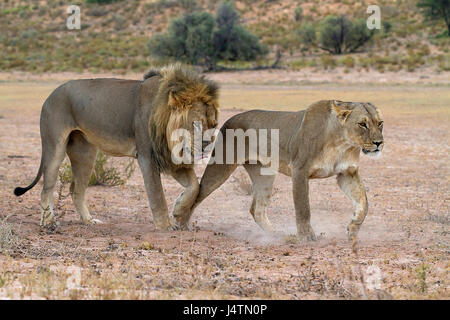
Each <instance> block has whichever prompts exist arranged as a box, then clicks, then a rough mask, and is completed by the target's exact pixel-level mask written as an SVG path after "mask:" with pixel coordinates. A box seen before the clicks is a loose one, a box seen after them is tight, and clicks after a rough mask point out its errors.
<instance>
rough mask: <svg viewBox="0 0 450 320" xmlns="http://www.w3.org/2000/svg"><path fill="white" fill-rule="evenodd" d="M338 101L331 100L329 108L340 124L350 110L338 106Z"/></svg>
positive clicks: (343, 121)
mask: <svg viewBox="0 0 450 320" xmlns="http://www.w3.org/2000/svg"><path fill="white" fill-rule="evenodd" d="M339 102H340V101H339ZM339 102H338V103H339ZM338 103H336V101H335V100H333V101H331V109H332V111H333V112H334V113H335V114H336V118H338V120H339V122H340V123H341V124H344V123H345V121H346V120H347V118H348V116H349V115H350V114H351V113H352V110H346V109H343V108H340V107H339V106H338ZM340 105H342V104H341V103H340Z"/></svg>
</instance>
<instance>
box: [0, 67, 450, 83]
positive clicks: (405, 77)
mask: <svg viewBox="0 0 450 320" xmlns="http://www.w3.org/2000/svg"><path fill="white" fill-rule="evenodd" d="M93 77H105V78H112V77H118V78H126V79H141V78H142V74H140V73H126V74H117V73H103V74H91V73H82V74H80V73H73V72H61V73H45V74H33V73H29V72H19V71H14V72H0V81H17V80H20V81H49V80H53V81H64V80H70V79H80V78H93ZM207 77H208V78H210V79H213V80H216V81H219V82H220V83H223V84H239V85H240V84H264V85H280V84H284V85H296V84H301V85H304V84H310V83H313V84H318V83H325V84H348V83H353V84H358V85H359V84H368V85H373V84H381V85H386V84H391V85H392V84H405V83H407V84H432V85H448V84H450V72H442V71H441V72H439V71H433V70H432V69H430V68H427V69H423V70H416V71H414V72H407V71H404V70H402V71H399V72H378V71H376V70H370V71H366V70H364V69H361V70H357V69H354V70H350V71H348V70H345V69H344V68H341V67H339V68H335V69H330V70H326V71H321V72H317V70H315V69H313V68H304V69H302V70H299V71H292V70H284V69H276V70H270V69H269V70H256V71H230V72H216V73H215V72H212V73H207Z"/></svg>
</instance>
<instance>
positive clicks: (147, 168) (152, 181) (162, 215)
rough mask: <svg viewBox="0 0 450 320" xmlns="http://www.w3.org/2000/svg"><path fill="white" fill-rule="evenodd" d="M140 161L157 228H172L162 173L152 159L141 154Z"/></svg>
mask: <svg viewBox="0 0 450 320" xmlns="http://www.w3.org/2000/svg"><path fill="white" fill-rule="evenodd" d="M138 163H139V166H140V168H141V171H142V175H143V177H144V184H145V189H146V191H147V197H148V201H149V202H150V209H151V210H152V214H153V221H154V223H155V225H156V228H157V229H159V230H170V229H171V228H172V226H173V223H172V222H171V221H170V219H169V211H168V209H167V202H166V197H165V196H164V189H163V186H162V183H161V174H160V173H159V171H158V170H157V169H156V168H154V166H153V165H152V164H151V161H150V160H149V159H147V158H145V157H142V156H139V157H138Z"/></svg>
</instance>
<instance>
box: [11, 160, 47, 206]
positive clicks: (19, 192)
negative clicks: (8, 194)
mask: <svg viewBox="0 0 450 320" xmlns="http://www.w3.org/2000/svg"><path fill="white" fill-rule="evenodd" d="M41 176H42V159H41V164H40V166H39V171H38V174H37V176H36V178H34V180H33V182H32V183H31V184H30V185H29V186H28V187H25V188H21V187H17V188H15V189H14V194H15V195H16V196H17V197H19V196H21V195H23V194H24V193H25V192H27V191H28V190H30V189H31V188H33V187H34V186H35V185H36V183H38V181H39V179H41Z"/></svg>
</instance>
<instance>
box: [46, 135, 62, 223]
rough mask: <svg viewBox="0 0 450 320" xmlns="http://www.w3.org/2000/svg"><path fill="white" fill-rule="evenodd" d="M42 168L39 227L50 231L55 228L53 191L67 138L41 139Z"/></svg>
mask: <svg viewBox="0 0 450 320" xmlns="http://www.w3.org/2000/svg"><path fill="white" fill-rule="evenodd" d="M42 140H43V141H45V142H46V143H42V164H43V165H42V166H43V176H44V186H43V188H42V192H41V221H40V226H41V227H45V228H47V229H49V230H51V231H53V230H54V229H55V228H56V219H55V214H54V212H53V190H54V188H55V185H56V180H57V178H58V172H59V167H60V166H61V163H62V161H63V160H64V157H65V155H66V145H67V136H61V137H60V138H59V139H58V138H55V139H51V138H48V139H44V137H43V139H42Z"/></svg>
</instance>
